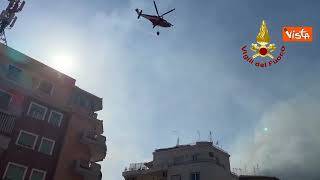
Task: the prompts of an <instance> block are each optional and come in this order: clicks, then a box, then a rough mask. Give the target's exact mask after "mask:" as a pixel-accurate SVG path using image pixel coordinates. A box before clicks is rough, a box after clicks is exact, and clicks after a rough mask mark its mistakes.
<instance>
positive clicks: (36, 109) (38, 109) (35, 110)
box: [28, 102, 47, 120]
mask: <svg viewBox="0 0 320 180" xmlns="http://www.w3.org/2000/svg"><path fill="white" fill-rule="evenodd" d="M46 113H47V108H46V107H44V106H41V105H40V104H37V103H34V102H32V103H31V104H30V106H29V110H28V115H29V116H31V117H33V118H35V119H40V120H44V117H45V116H46Z"/></svg>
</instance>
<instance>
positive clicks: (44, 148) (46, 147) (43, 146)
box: [39, 137, 55, 155]
mask: <svg viewBox="0 0 320 180" xmlns="http://www.w3.org/2000/svg"><path fill="white" fill-rule="evenodd" d="M54 144H55V141H54V140H51V139H47V138H44V137H43V138H42V139H41V143H40V146H39V152H41V153H43V154H47V155H52V152H53V148H54Z"/></svg>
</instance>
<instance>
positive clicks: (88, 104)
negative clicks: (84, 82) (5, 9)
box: [0, 44, 107, 180]
mask: <svg viewBox="0 0 320 180" xmlns="http://www.w3.org/2000/svg"><path fill="white" fill-rule="evenodd" d="M75 82H76V80H75V79H73V78H71V77H69V76H67V75H65V74H62V73H60V72H58V71H56V70H54V69H53V68H50V67H48V66H46V65H44V64H42V63H40V62H38V61H36V60H34V59H32V58H30V57H28V56H26V55H24V54H22V53H20V52H18V51H16V50H14V49H12V48H10V47H7V46H4V45H2V44H0V178H2V179H7V180H9V179H10V180H26V179H28V180H52V179H56V180H64V179H65V180H67V179H68V180H89V179H90V180H98V179H101V178H102V173H101V166H100V165H99V164H97V162H99V161H102V160H103V159H104V158H105V157H106V152H107V146H106V138H105V137H104V136H102V135H101V134H102V133H103V124H102V121H101V120H99V119H98V118H97V113H96V112H97V111H99V110H102V99H101V98H99V97H97V96H95V95H93V94H90V93H89V92H86V91H84V90H82V89H81V88H79V87H77V86H76V85H75Z"/></svg>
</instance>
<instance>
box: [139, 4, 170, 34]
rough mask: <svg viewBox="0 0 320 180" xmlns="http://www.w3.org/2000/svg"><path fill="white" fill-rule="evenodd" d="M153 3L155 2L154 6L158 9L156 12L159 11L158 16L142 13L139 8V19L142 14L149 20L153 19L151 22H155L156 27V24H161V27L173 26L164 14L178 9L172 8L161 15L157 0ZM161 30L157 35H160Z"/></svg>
mask: <svg viewBox="0 0 320 180" xmlns="http://www.w3.org/2000/svg"><path fill="white" fill-rule="evenodd" d="M153 4H154V7H155V9H156V12H157V16H156V15H147V14H142V10H139V9H136V12H137V14H138V19H139V18H140V16H142V17H144V18H146V19H148V20H149V21H151V23H152V24H153V28H155V27H156V26H160V27H171V26H173V25H172V24H171V23H169V22H168V21H166V20H165V19H163V16H164V15H166V14H169V13H171V12H172V11H174V10H176V9H171V10H170V11H168V12H166V13H164V14H162V15H161V16H160V15H159V12H158V8H157V5H156V2H155V1H153ZM159 34H160V32H159V31H158V32H157V35H159Z"/></svg>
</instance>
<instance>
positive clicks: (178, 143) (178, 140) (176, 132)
mask: <svg viewBox="0 0 320 180" xmlns="http://www.w3.org/2000/svg"><path fill="white" fill-rule="evenodd" d="M172 132H173V133H174V134H177V136H178V137H177V144H176V146H179V145H180V137H179V133H178V131H177V130H174V131H172Z"/></svg>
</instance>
